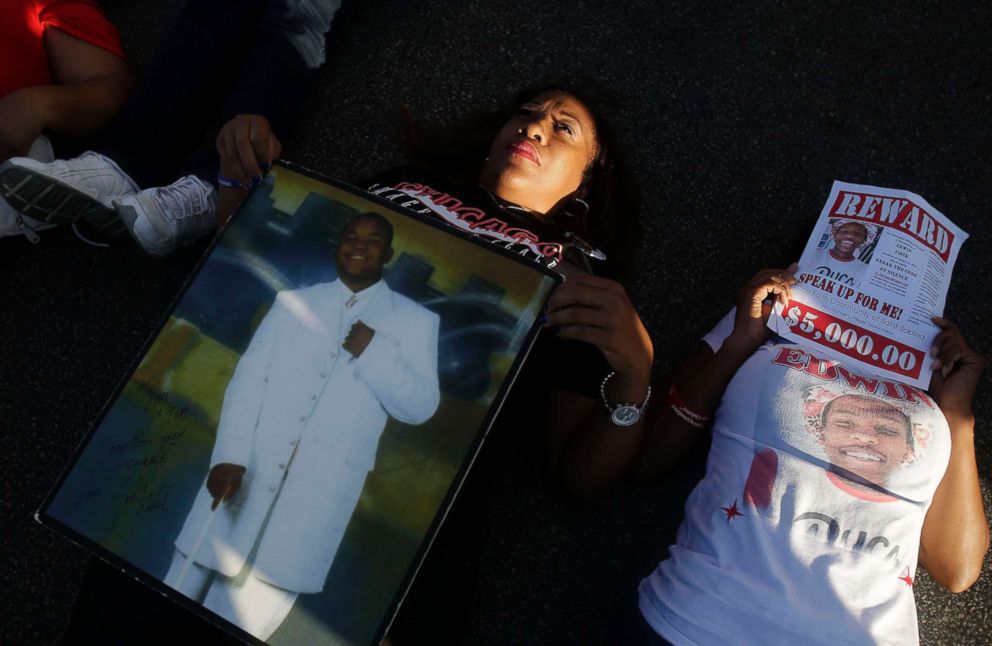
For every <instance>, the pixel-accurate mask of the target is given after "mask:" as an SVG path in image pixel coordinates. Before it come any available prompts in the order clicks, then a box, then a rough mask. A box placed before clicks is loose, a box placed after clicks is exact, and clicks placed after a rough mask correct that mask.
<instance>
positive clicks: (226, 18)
mask: <svg viewBox="0 0 992 646" xmlns="http://www.w3.org/2000/svg"><path fill="white" fill-rule="evenodd" d="M339 6H340V0H190V2H187V3H186V5H185V6H184V7H183V8H182V10H181V11H180V14H179V17H178V19H177V20H176V22H175V24H174V25H173V26H172V28H171V29H170V30H169V33H168V34H167V35H166V37H165V40H164V41H163V42H162V44H161V45H159V47H158V49H157V50H156V51H155V53H154V55H153V56H152V59H151V61H150V62H149V64H148V66H147V67H146V69H145V74H144V76H143V78H142V79H141V82H140V83H139V85H138V87H137V89H136V90H135V91H134V93H133V94H132V95H131V98H130V99H129V100H128V102H127V104H126V105H125V106H124V109H123V110H122V111H121V114H120V115H119V116H118V117H117V119H115V120H114V123H113V124H112V126H111V128H110V131H109V133H108V137H107V141H106V143H105V145H104V146H103V147H101V149H100V152H101V153H103V154H105V155H107V156H108V157H110V158H111V159H113V160H114V161H116V162H117V163H118V164H119V165H120V167H121V168H122V169H123V170H124V171H125V172H127V174H128V175H130V176H131V177H132V178H133V179H134V180H135V181H136V182H137V183H138V185H139V186H141V187H142V188H148V187H151V186H162V185H165V184H170V183H172V182H173V181H174V180H175V179H176V178H177V177H179V176H181V175H196V176H198V177H199V178H201V179H203V180H204V181H206V182H208V183H210V184H214V185H216V181H217V170H218V167H219V158H218V155H217V152H216V150H215V148H214V145H213V142H212V141H210V142H204V137H205V134H206V132H207V130H208V128H209V127H210V125H211V124H212V123H215V122H216V120H217V118H218V116H219V117H220V118H221V120H222V121H221V123H226V122H227V121H228V120H229V119H231V118H233V117H234V116H236V115H239V114H259V115H262V116H264V117H265V118H266V119H268V121H269V123H270V125H271V126H272V131H273V132H274V133H275V135H276V137H278V138H279V139H285V137H286V136H287V134H288V132H289V130H290V128H291V127H292V125H293V123H294V122H295V121H296V118H297V116H298V114H299V110H300V108H301V106H302V105H303V102H304V100H305V99H306V97H307V95H308V94H309V91H310V89H311V87H312V85H313V82H314V80H315V78H316V70H317V68H318V67H320V65H321V64H323V62H324V41H325V35H326V33H327V31H328V30H329V29H330V26H331V20H332V19H333V18H334V14H335V12H336V11H337V9H338V7H339Z"/></svg>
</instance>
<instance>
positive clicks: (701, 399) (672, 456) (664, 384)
mask: <svg viewBox="0 0 992 646" xmlns="http://www.w3.org/2000/svg"><path fill="white" fill-rule="evenodd" d="M794 269H795V268H794V267H789V268H787V269H784V270H782V269H765V270H762V271H760V272H758V274H756V275H755V277H754V278H752V279H751V281H750V282H749V283H748V284H747V285H746V286H745V287H743V288H742V289H741V290H740V292H739V293H738V297H737V310H736V315H735V317H734V327H733V331H732V332H731V333H730V335H729V336H728V337H727V338H726V339H725V340H724V341H723V343H722V345H721V346H720V348H719V349H718V350H717V351H716V352H713V351H712V350H711V349H710V348H709V346H707V345H705V344H703V345H701V346H700V347H699V348H697V349H696V350H695V351H694V352H693V354H692V355H690V356H689V358H688V359H687V360H686V361H684V362H683V363H682V364H681V365H680V366H679V367H678V368H676V369H675V370H674V371H673V372H672V373H671V374H670V375H669V376H667V377H666V378H664V379H662V380H661V383H660V384H659V391H661V390H662V389H663V391H664V392H660V393H659V395H660V396H661V397H667V395H668V392H669V388H672V387H674V392H675V393H676V395H677V398H678V399H679V400H681V405H683V406H684V407H685V408H687V409H688V410H689V413H690V414H698V415H699V416H700V417H701V418H704V419H705V420H706V422H704V423H700V421H699V420H697V421H696V422H695V423H691V422H690V421H689V420H687V419H685V418H683V417H681V416H679V415H678V414H677V413H676V411H675V409H674V407H673V406H672V405H669V403H668V402H667V401H664V400H663V403H662V404H661V405H659V406H657V407H655V408H654V409H653V411H652V412H651V414H650V415H649V416H648V426H647V428H646V429H645V432H644V440H643V443H642V446H641V450H640V451H639V452H638V454H637V456H636V460H635V462H634V464H633V467H632V470H633V472H634V474H635V475H637V476H638V477H641V478H652V477H656V476H658V475H660V474H662V473H664V472H665V471H667V470H668V469H670V468H672V467H673V466H675V465H676V464H677V463H678V461H679V460H681V459H682V458H683V457H684V456H685V455H686V454H687V453H688V451H689V450H690V449H691V447H692V445H693V444H694V443H695V441H696V439H697V438H698V437H699V435H700V433H701V432H702V430H703V429H702V428H700V426H705V423H708V420H709V418H710V417H712V415H713V412H714V411H715V410H716V408H717V405H718V404H719V403H720V399H721V398H722V397H723V393H724V391H725V390H726V388H727V384H729V383H730V380H731V378H733V376H734V374H735V373H736V372H737V370H738V368H740V366H741V364H743V363H744V361H746V360H747V358H748V357H749V356H751V354H752V353H753V352H754V351H755V350H757V349H758V347H759V346H761V344H762V343H764V342H765V341H766V340H767V339H768V337H769V336H770V334H771V333H770V331H769V330H768V327H767V325H766V323H767V321H768V316H769V314H770V313H771V309H772V305H771V302H770V300H769V299H777V300H779V301H780V302H783V303H785V302H787V301H788V298H789V294H790V286H791V285H792V284H793V283H794V282H795V279H794V278H793V277H792V272H793V271H794ZM683 414H684V415H686V416H689V415H687V414H686V413H685V412H683Z"/></svg>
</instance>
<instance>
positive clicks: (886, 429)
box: [875, 426, 899, 437]
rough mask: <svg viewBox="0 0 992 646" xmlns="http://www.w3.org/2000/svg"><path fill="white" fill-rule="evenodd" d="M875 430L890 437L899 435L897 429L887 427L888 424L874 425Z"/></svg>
mask: <svg viewBox="0 0 992 646" xmlns="http://www.w3.org/2000/svg"><path fill="white" fill-rule="evenodd" d="M875 432H876V433H878V434H879V435H888V436H890V437H891V436H895V435H899V431H897V430H895V429H892V428H889V427H888V426H876V427H875Z"/></svg>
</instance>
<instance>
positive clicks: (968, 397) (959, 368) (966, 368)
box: [920, 317, 989, 592]
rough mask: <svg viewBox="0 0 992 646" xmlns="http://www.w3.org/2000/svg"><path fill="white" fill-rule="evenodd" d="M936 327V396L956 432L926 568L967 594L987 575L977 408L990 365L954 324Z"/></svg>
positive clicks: (928, 530)
mask: <svg viewBox="0 0 992 646" xmlns="http://www.w3.org/2000/svg"><path fill="white" fill-rule="evenodd" d="M934 322H935V323H936V324H937V325H938V326H940V327H941V328H942V331H941V332H940V334H938V335H937V337H936V339H934V345H933V350H932V352H933V353H934V354H935V356H936V358H937V359H936V361H934V364H933V368H934V373H933V380H932V381H931V382H930V392H931V394H932V395H933V398H934V401H935V402H936V403H937V405H938V406H939V407H940V410H941V411H942V412H943V413H944V417H946V418H947V424H948V426H949V427H950V430H951V458H950V462H949V463H948V465H947V471H946V472H945V473H944V477H943V479H942V480H941V481H940V485H938V487H937V491H936V492H935V493H934V497H933V503H932V504H931V505H930V509H929V511H928V512H927V516H926V519H925V520H924V521H923V532H922V535H921V537H920V563H922V564H923V567H925V568H926V569H927V572H929V573H930V576H932V577H933V578H934V579H935V580H936V581H937V582H938V583H940V584H941V585H942V586H944V587H945V588H947V589H948V590H950V591H951V592H963V591H964V590H967V589H968V588H969V587H971V585H972V584H973V583H974V582H975V580H976V579H978V575H979V574H981V571H982V560H983V559H984V557H985V552H986V550H987V549H988V546H989V528H988V521H987V520H986V517H985V509H984V508H983V506H982V492H981V489H980V488H979V484H978V467H977V465H976V463H975V418H974V415H973V413H972V408H971V402H972V399H973V398H974V394H975V389H976V388H977V386H978V380H979V377H980V376H981V373H982V370H983V369H984V368H985V359H984V358H983V357H982V356H981V355H979V354H978V353H976V352H975V351H974V350H972V349H971V348H970V347H968V344H967V343H966V342H965V341H964V339H963V338H962V337H961V332H960V331H959V330H958V328H957V326H955V325H954V324H953V323H951V322H950V321H948V320H947V319H942V318H938V317H935V318H934Z"/></svg>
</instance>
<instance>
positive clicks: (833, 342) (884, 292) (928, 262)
mask: <svg viewBox="0 0 992 646" xmlns="http://www.w3.org/2000/svg"><path fill="white" fill-rule="evenodd" d="M967 238H968V234H967V233H965V232H964V231H962V230H960V229H959V228H958V227H957V226H955V225H954V223H953V222H951V221H950V220H948V219H947V218H946V217H945V216H944V214H942V213H941V212H940V211H938V210H937V209H935V208H933V207H932V206H931V205H930V204H929V203H928V202H927V201H926V200H924V199H923V198H922V197H920V196H919V195H916V194H915V193H910V192H908V191H900V190H894V189H886V188H878V187H874V186H863V185H859V184H848V183H846V182H839V181H835V182H834V185H833V187H832V189H831V191H830V197H829V198H828V199H827V202H826V204H825V205H824V207H823V211H821V213H820V217H819V218H818V219H817V222H816V227H815V229H814V233H813V235H812V236H811V237H810V239H809V241H808V242H807V243H806V248H805V249H804V250H803V254H802V257H801V258H800V260H799V270H798V271H797V272H796V280H797V282H796V285H795V286H793V288H792V299H791V300H790V301H789V303H788V304H786V305H785V306H783V305H781V304H776V306H775V314H774V315H773V316H772V317H771V318H769V320H768V326H769V327H770V328H772V330H774V331H775V332H776V333H777V334H779V335H781V336H784V337H786V338H788V339H792V340H794V341H796V342H798V343H801V344H803V345H806V346H815V347H817V348H819V349H821V350H822V351H823V352H826V353H827V354H829V355H832V356H833V357H835V358H837V359H840V360H842V361H844V362H845V363H847V364H853V365H856V366H859V367H861V368H863V369H865V370H868V371H870V372H873V373H875V374H878V375H880V376H882V377H885V378H889V379H894V380H897V381H902V382H904V383H908V384H912V385H914V386H918V387H922V388H926V387H927V386H928V384H929V383H930V373H931V364H932V363H933V358H932V357H930V355H929V349H930V345H931V343H932V342H933V339H934V337H935V336H936V335H937V333H938V332H939V331H940V330H939V328H938V327H937V326H936V325H935V324H934V323H933V321H932V317H934V316H940V315H942V314H943V311H944V303H945V301H946V298H947V288H948V286H949V284H950V280H951V272H952V270H953V268H954V263H955V261H956V260H957V256H958V252H959V251H960V249H961V245H962V243H964V241H965V240H966V239H967Z"/></svg>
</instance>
